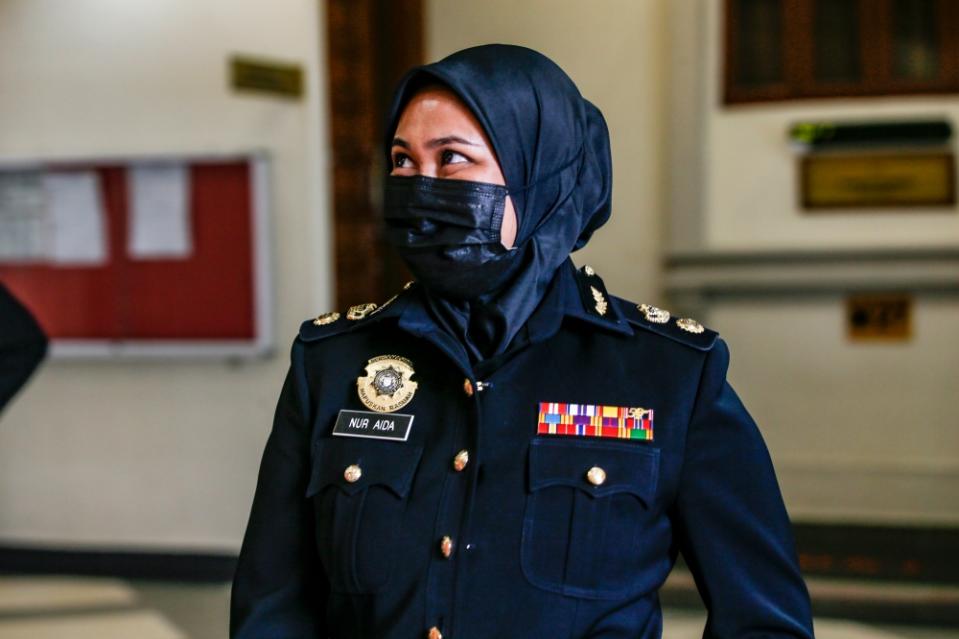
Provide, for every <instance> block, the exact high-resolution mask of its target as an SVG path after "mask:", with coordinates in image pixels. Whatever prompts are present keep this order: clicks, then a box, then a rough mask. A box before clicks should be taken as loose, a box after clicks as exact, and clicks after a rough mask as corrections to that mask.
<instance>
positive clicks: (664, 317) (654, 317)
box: [636, 304, 669, 324]
mask: <svg viewBox="0 0 959 639" xmlns="http://www.w3.org/2000/svg"><path fill="white" fill-rule="evenodd" d="M636 308H638V309H639V312H640V313H642V314H643V317H645V318H646V321H647V322H652V323H653V324H665V323H666V322H668V321H669V311H667V310H664V309H661V308H656V307H655V306H650V305H649V304H640V305H639V306H637V307H636Z"/></svg>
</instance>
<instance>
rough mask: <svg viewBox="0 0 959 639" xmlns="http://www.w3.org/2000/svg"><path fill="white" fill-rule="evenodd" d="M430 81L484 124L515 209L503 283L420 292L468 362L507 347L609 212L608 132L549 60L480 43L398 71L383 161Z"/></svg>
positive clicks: (594, 110)
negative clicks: (463, 293)
mask: <svg viewBox="0 0 959 639" xmlns="http://www.w3.org/2000/svg"><path fill="white" fill-rule="evenodd" d="M436 83H439V84H442V85H444V86H446V87H448V88H449V89H450V90H451V91H452V92H453V93H455V94H456V95H457V96H458V97H459V98H460V99H461V100H462V101H463V103H464V104H465V105H466V106H467V107H468V108H469V109H470V110H471V111H472V112H473V114H474V115H475V116H476V118H477V120H478V121H479V122H480V124H481V125H482V126H483V129H484V130H485V131H486V134H487V136H488V137H489V139H490V142H491V144H492V146H493V151H494V153H495V154H496V157H497V159H498V160H499V164H500V168H501V169H502V171H503V175H504V176H505V178H506V187H507V190H508V192H509V197H510V198H511V199H512V202H513V206H514V208H515V209H516V215H517V234H516V240H515V244H514V248H513V249H512V250H511V251H510V252H509V257H508V259H510V260H512V261H515V262H516V264H515V267H514V268H511V269H509V271H508V272H509V277H508V278H507V279H506V281H504V282H502V283H501V284H500V285H499V286H498V287H496V288H495V289H494V290H492V291H490V292H487V293H485V294H483V295H482V296H479V297H476V298H475V299H469V300H452V299H447V298H444V297H443V296H441V295H438V294H436V293H435V292H430V291H429V290H427V291H426V293H427V302H428V306H429V308H430V311H431V313H432V314H433V315H434V317H435V319H436V321H437V326H438V328H440V330H444V331H446V332H448V333H450V334H452V336H453V337H455V338H456V339H458V340H461V341H462V343H463V344H464V346H465V347H466V350H467V352H468V353H469V355H470V358H471V359H472V360H473V362H474V363H475V362H477V361H481V360H484V359H488V358H491V357H495V356H498V355H501V354H503V353H504V352H506V350H507V349H508V348H509V347H510V344H511V343H512V342H513V340H514V338H515V337H516V336H517V335H518V334H520V331H521V329H522V327H523V326H524V324H525V323H526V321H527V320H528V319H529V317H530V316H531V315H532V313H533V312H534V311H535V310H536V308H537V306H538V305H539V304H540V302H541V301H542V299H543V296H544V294H545V292H546V290H547V288H548V287H549V285H550V283H551V282H552V280H553V278H554V277H555V275H556V273H557V270H558V269H559V267H560V265H562V264H563V263H564V262H565V261H566V260H567V258H568V256H569V254H570V253H571V252H572V251H575V250H577V249H579V248H581V247H583V246H584V245H585V244H586V243H587V242H588V241H589V238H590V236H591V235H592V234H593V232H594V231H595V230H596V229H598V228H599V227H600V226H602V225H603V224H604V223H605V222H606V220H607V219H608V218H609V215H610V207H611V202H610V200H611V193H612V161H611V158H610V148H609V133H608V131H607V128H606V122H605V120H604V119H603V115H602V113H600V111H599V109H597V108H596V107H595V106H593V105H592V104H591V103H590V102H589V101H588V100H586V99H585V98H583V97H582V95H580V93H579V90H578V89H577V88H576V85H575V84H573V81H572V80H571V79H570V78H569V76H567V75H566V74H565V73H564V72H563V70H562V69H560V68H559V66H557V65H556V64H555V63H554V62H552V61H551V60H550V59H549V58H547V57H546V56H544V55H542V54H540V53H537V52H536V51H533V50H532V49H527V48H524V47H518V46H512V45H502V44H494V45H484V46H479V47H473V48H470V49H465V50H463V51H459V52H457V53H454V54H452V55H450V56H449V57H447V58H444V59H443V60H440V61H439V62H435V63H432V64H428V65H424V66H421V67H416V68H414V69H412V70H411V71H410V72H409V73H407V74H406V76H404V78H403V79H402V80H401V81H400V84H399V86H398V88H397V90H396V93H395V96H394V98H393V102H392V105H391V108H390V110H389V121H388V123H387V127H386V131H387V138H386V153H387V158H389V154H390V149H391V146H392V139H393V134H394V132H395V130H396V126H397V124H398V122H399V118H400V115H401V113H402V111H403V108H404V107H405V106H406V104H407V103H408V102H409V100H410V98H412V97H413V95H414V94H415V93H416V92H417V91H418V90H419V89H420V88H422V87H424V86H427V85H430V84H436ZM478 288H482V287H478Z"/></svg>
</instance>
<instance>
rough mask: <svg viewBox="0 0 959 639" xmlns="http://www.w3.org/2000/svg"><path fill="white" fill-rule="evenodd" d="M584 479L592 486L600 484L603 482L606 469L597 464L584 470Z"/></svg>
mask: <svg viewBox="0 0 959 639" xmlns="http://www.w3.org/2000/svg"><path fill="white" fill-rule="evenodd" d="M586 479H588V480H589V483H591V484H592V485H593V486H602V485H603V482H604V481H606V471H605V470H603V469H602V468H600V467H599V466H593V467H592V468H590V469H589V470H588V471H587V472H586Z"/></svg>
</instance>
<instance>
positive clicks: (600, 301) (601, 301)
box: [589, 286, 607, 315]
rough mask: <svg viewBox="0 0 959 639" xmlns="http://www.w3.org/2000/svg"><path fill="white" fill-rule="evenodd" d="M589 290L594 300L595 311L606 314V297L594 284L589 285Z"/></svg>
mask: <svg viewBox="0 0 959 639" xmlns="http://www.w3.org/2000/svg"><path fill="white" fill-rule="evenodd" d="M589 290H590V291H591V292H592V293H593V301H594V302H596V312H597V313H599V314H600V315H605V314H606V306H607V304H606V298H605V297H603V294H602V293H601V292H600V290H599V289H598V288H596V287H595V286H590V287H589Z"/></svg>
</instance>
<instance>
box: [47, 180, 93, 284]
mask: <svg viewBox="0 0 959 639" xmlns="http://www.w3.org/2000/svg"><path fill="white" fill-rule="evenodd" d="M43 187H44V192H45V194H46V200H47V230H48V238H47V239H48V252H47V259H49V260H50V261H51V262H54V263H58V264H71V265H73V264H76V265H85V266H89V265H98V264H103V263H104V262H106V260H107V228H106V227H107V225H106V220H105V216H104V211H103V198H102V195H101V193H100V181H99V179H98V178H97V174H96V173H95V172H93V171H63V172H48V173H46V174H44V176H43Z"/></svg>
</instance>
